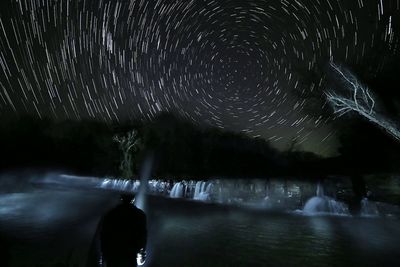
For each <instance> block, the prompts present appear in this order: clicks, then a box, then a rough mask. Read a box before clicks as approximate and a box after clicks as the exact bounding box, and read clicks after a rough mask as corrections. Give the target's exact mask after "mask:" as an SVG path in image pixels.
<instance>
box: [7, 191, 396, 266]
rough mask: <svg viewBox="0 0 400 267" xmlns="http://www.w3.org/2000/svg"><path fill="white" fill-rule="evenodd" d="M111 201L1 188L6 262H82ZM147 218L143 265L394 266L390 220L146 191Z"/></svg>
mask: <svg viewBox="0 0 400 267" xmlns="http://www.w3.org/2000/svg"><path fill="white" fill-rule="evenodd" d="M117 201H118V195H115V194H110V193H107V192H104V191H103V192H97V191H93V190H88V189H77V188H74V189H71V188H70V189H60V188H58V189H57V190H54V189H51V188H42V189H39V188H36V189H33V190H30V191H27V192H24V193H9V194H0V234H1V233H4V234H6V235H9V236H10V240H11V241H10V249H11V250H12V255H13V261H12V263H13V264H12V265H11V266H28V265H29V266H37V265H39V263H43V262H44V263H46V262H57V261H61V262H65V259H66V258H67V257H68V255H67V254H68V253H70V252H71V253H72V254H73V257H72V258H73V259H74V262H78V263H80V264H81V265H79V266H83V262H84V261H85V257H86V255H87V251H88V249H89V246H90V243H91V241H92V237H93V235H94V232H95V231H96V226H97V222H98V220H99V218H100V217H101V215H102V214H104V212H105V211H106V210H107V209H108V208H110V207H112V206H113V205H115V204H116V202H117ZM148 221H149V235H150V236H149V248H148V252H149V260H148V262H147V264H146V266H163V267H164V266H173V267H175V266H187V267H197V266H198V267H200V266H377V265H381V266H400V259H399V258H398V257H397V255H398V254H399V252H400V248H399V246H398V244H399V243H400V242H399V241H400V222H399V221H398V220H396V219H388V218H357V217H354V218H353V217H335V216H319V217H318V216H317V217H316V216H298V215H295V214H278V213H265V212H262V211H257V212H254V211H248V210H245V209H237V208H229V207H221V206H217V205H209V204H203V203H193V202H185V201H180V200H170V199H165V198H157V197H152V198H151V199H149V201H148ZM22 255H23V257H21V256H22ZM27 262H29V264H28V265H27ZM33 263H35V264H33ZM36 263H38V264H36ZM44 266H51V265H44Z"/></svg>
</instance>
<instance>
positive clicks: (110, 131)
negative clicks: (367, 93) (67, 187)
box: [0, 114, 400, 179]
mask: <svg viewBox="0 0 400 267" xmlns="http://www.w3.org/2000/svg"><path fill="white" fill-rule="evenodd" d="M132 129H135V130H136V131H137V132H138V136H139V137H140V140H141V141H140V145H139V149H138V151H137V152H136V153H134V155H133V157H132V159H133V163H134V172H135V173H136V174H138V173H139V170H140V167H141V166H142V162H143V160H144V159H145V158H146V155H148V154H149V153H152V155H154V162H155V168H154V171H155V173H154V175H155V176H156V177H163V178H193V179H204V178H207V177H215V176H218V177H230V178H234V177H240V178H246V177H248V178H256V177H259V178H262V177H269V176H296V177H299V178H304V179H321V178H322V177H324V176H328V175H334V174H344V175H353V174H368V173H374V172H393V171H398V170H399V167H398V166H399V165H398V164H397V163H398V162H400V153H399V151H400V149H399V146H398V144H397V142H396V141H394V140H392V139H390V138H387V136H386V135H385V134H384V133H382V131H380V130H379V129H376V128H374V127H371V126H370V125H369V124H368V123H366V122H362V121H356V122H352V123H350V124H349V125H348V128H346V127H343V129H342V130H341V132H340V136H339V141H340V147H339V152H340V155H339V156H337V157H334V158H329V159H324V158H320V157H319V156H317V155H315V154H314V153H311V152H304V151H299V150H290V149H289V150H288V151H284V152H281V151H277V150H276V149H275V148H273V147H272V146H271V144H270V143H269V142H268V141H266V140H264V139H261V138H250V137H248V136H246V135H244V134H239V133H232V132H226V131H222V130H220V129H217V128H211V127H200V126H198V125H194V124H192V123H190V122H188V121H186V120H184V119H182V118H178V117H176V116H173V115H171V114H160V115H159V116H158V117H157V118H156V119H154V120H152V121H147V122H146V121H142V122H133V123H132V122H131V123H127V124H123V125H121V124H115V125H111V124H104V123H101V122H95V121H61V122H55V121H52V120H38V119H35V118H32V117H22V118H19V119H17V120H16V119H9V120H2V121H1V123H0V148H1V155H2V156H1V161H0V170H3V171H4V170H16V169H21V168H22V169H26V168H32V169H44V170H58V171H66V172H73V173H77V174H82V175H99V176H102V175H110V176H119V175H120V170H119V164H120V160H121V157H122V154H121V152H120V151H119V150H118V146H117V144H116V143H115V142H114V141H113V136H114V135H116V134H117V135H124V134H126V133H127V132H128V131H129V130H132Z"/></svg>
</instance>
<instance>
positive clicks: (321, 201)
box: [303, 184, 349, 215]
mask: <svg viewBox="0 0 400 267" xmlns="http://www.w3.org/2000/svg"><path fill="white" fill-rule="evenodd" d="M303 213H305V214H310V215H312V214H334V215H348V214H349V208H348V207H347V205H346V204H344V203H343V202H340V201H337V200H335V199H333V198H331V197H328V196H325V194H324V190H323V187H322V186H321V184H318V185H317V191H316V196H315V197H312V198H310V199H309V200H308V201H307V202H306V204H305V205H304V208H303Z"/></svg>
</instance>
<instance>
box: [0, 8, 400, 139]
mask: <svg viewBox="0 0 400 267" xmlns="http://www.w3.org/2000/svg"><path fill="white" fill-rule="evenodd" d="M2 2H3V1H2ZM349 2H350V3H349ZM399 6H400V3H399V0H377V1H376V0H371V1H366V0H357V1H356V0H354V1H347V0H346V1H345V0H290V1H289V0H280V1H277V0H273V1H270V0H256V1H250V0H249V1H238V0H229V1H228V0H220V1H205V0H192V1H189V0H176V1H167V0H159V1H151V0H131V1H118V0H112V1H111V0H58V1H52V0H14V1H11V0H8V1H6V2H5V3H1V6H0V7H1V8H0V15H1V17H0V49H1V51H0V112H1V113H2V114H8V113H10V112H13V113H16V114H23V113H29V114H35V115H36V116H39V117H41V118H43V117H52V118H55V119H65V118H69V119H83V118H93V119H99V120H104V121H123V120H133V119H152V118H154V117H155V116H156V115H157V114H158V113H160V112H163V111H169V112H175V113H179V114H180V115H182V116H184V117H186V118H188V119H190V120H192V121H194V122H197V123H200V124H204V123H205V124H209V125H213V126H217V127H220V128H223V129H228V130H234V131H240V132H244V133H247V134H249V135H252V136H262V137H264V138H266V139H269V140H271V141H280V140H289V139H290V138H296V139H297V140H298V141H300V142H305V141H307V140H308V139H309V138H311V137H312V136H313V133H318V131H319V132H322V134H321V133H320V134H316V137H315V136H314V137H313V138H314V139H315V138H316V140H317V141H319V142H323V141H325V140H326V139H327V138H328V137H329V136H330V135H331V134H332V133H331V132H330V131H329V130H328V131H326V130H325V131H324V130H323V129H324V128H326V125H327V120H326V119H325V120H324V119H322V118H317V117H315V116H311V115H310V114H308V113H307V112H306V111H305V106H306V105H307V101H309V100H307V95H308V94H310V93H313V92H315V91H317V90H320V91H321V95H322V91H323V90H324V78H323V77H321V78H320V79H319V80H317V81H313V82H311V83H305V82H304V81H303V80H302V79H303V77H301V75H299V74H298V71H297V70H298V69H301V70H306V71H308V70H309V71H312V70H314V69H315V68H318V67H319V66H321V65H323V64H324V63H326V62H329V61H331V60H332V61H339V62H341V63H348V64H363V63H365V64H370V63H371V62H372V61H373V62H374V64H375V65H373V66H372V68H373V69H379V60H378V61H377V60H372V61H371V58H373V57H375V58H377V55H376V52H374V51H375V50H377V49H378V48H382V47H383V48H384V49H388V50H390V52H391V53H397V52H398V42H399V41H398V40H399V39H398V30H399V29H398V26H397V25H398V23H399V16H400V14H399V10H400V7H399ZM371 55H375V56H371ZM368 60H369V61H368ZM299 92H300V97H299ZM321 129H322V130H321ZM320 130H321V131H320Z"/></svg>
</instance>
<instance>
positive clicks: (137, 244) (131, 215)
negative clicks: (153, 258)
mask: <svg viewBox="0 0 400 267" xmlns="http://www.w3.org/2000/svg"><path fill="white" fill-rule="evenodd" d="M133 200H134V196H133V195H128V194H124V195H121V201H122V203H121V204H119V205H118V206H116V207H115V208H113V209H112V210H110V211H109V212H108V213H107V214H106V215H105V216H104V217H103V219H102V222H101V229H100V247H101V252H102V257H103V261H104V263H105V266H106V267H128V266H129V267H132V266H137V265H136V257H137V255H138V253H139V256H140V257H141V259H142V260H145V257H146V254H145V248H146V242H147V228H146V215H145V213H144V212H143V211H142V210H140V209H138V208H137V207H136V206H135V205H133V204H132V202H133Z"/></svg>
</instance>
